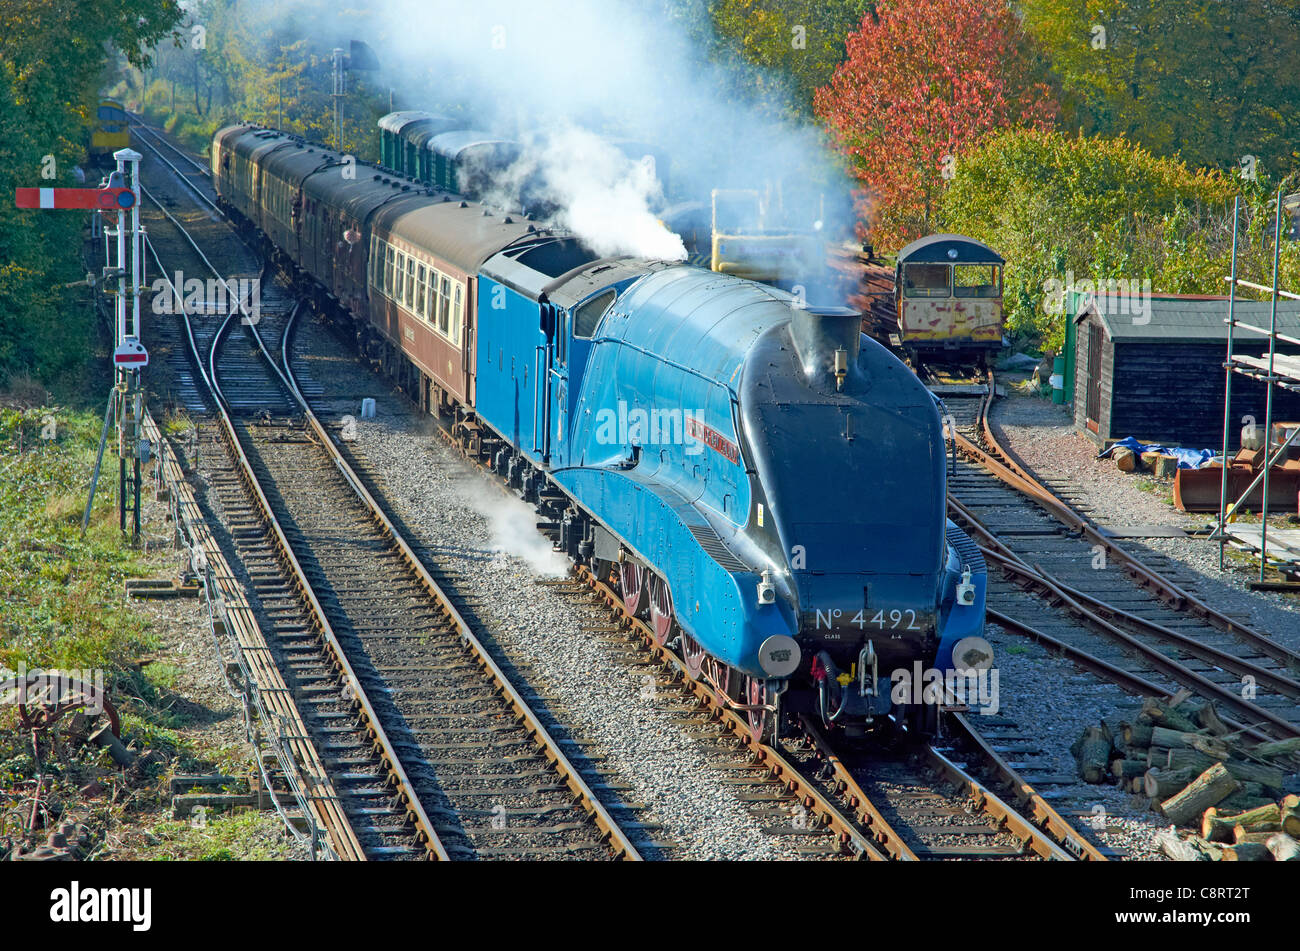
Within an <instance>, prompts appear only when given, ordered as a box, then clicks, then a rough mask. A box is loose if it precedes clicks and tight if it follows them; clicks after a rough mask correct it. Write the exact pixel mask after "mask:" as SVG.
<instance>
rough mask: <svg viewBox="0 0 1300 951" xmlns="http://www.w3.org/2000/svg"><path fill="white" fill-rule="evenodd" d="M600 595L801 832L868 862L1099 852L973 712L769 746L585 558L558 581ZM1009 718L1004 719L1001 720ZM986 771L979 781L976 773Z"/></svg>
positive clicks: (664, 680) (663, 679)
mask: <svg viewBox="0 0 1300 951" xmlns="http://www.w3.org/2000/svg"><path fill="white" fill-rule="evenodd" d="M557 584H564V585H567V586H569V587H570V588H571V590H573V591H574V592H575V594H580V595H585V596H587V597H591V598H594V599H595V600H597V601H598V602H600V603H603V604H604V605H605V607H606V608H607V610H609V612H610V613H611V615H612V616H613V618H615V619H616V620H617V622H618V623H617V629H618V630H619V631H620V632H621V635H622V636H623V637H627V638H630V639H631V640H632V642H633V643H634V644H635V645H636V646H637V648H638V649H639V650H640V651H641V652H642V653H643V654H645V655H647V656H649V657H652V658H653V659H654V660H655V662H656V663H657V664H658V666H659V672H660V673H659V681H660V684H661V686H662V687H664V688H667V689H670V690H672V691H675V695H676V696H677V697H680V698H681V699H682V700H683V701H684V702H685V703H687V704H689V706H688V707H686V708H685V710H684V712H686V713H687V714H688V715H691V716H693V717H694V719H695V721H696V723H697V724H698V725H699V726H700V727H701V729H706V728H712V730H714V731H719V730H720V731H722V733H723V734H725V735H726V736H727V737H728V739H729V740H730V741H731V742H733V743H734V744H737V747H736V748H737V749H738V750H740V751H743V752H745V753H746V754H747V756H748V761H749V762H750V763H752V769H753V773H754V775H751V776H749V777H747V778H745V779H744V780H742V781H743V782H745V783H746V784H748V786H749V787H750V789H749V790H748V795H750V796H754V797H763V796H765V795H767V793H766V792H765V791H764V790H766V789H768V788H769V787H771V786H772V785H773V784H776V785H777V786H779V787H780V788H781V789H782V790H783V791H784V795H785V796H786V797H793V798H794V800H795V803H794V813H795V818H796V821H797V822H798V823H799V825H798V828H799V829H800V830H806V831H807V832H810V833H811V832H813V831H820V832H823V833H829V834H830V835H833V836H834V837H835V840H836V842H837V843H838V845H839V847H840V849H841V850H842V851H843V852H844V853H845V854H847V855H850V856H853V857H855V858H860V859H869V860H873V861H889V860H899V861H912V860H917V859H941V860H942V859H992V860H1008V859H1049V860H1071V859H1082V860H1093V861H1096V860H1105V859H1107V858H1109V857H1111V856H1112V855H1114V853H1113V852H1110V851H1109V850H1105V849H1099V848H1097V847H1096V846H1095V845H1094V844H1092V843H1091V842H1090V841H1089V840H1088V839H1087V838H1086V837H1085V836H1083V835H1081V834H1080V832H1079V831H1078V830H1077V829H1076V828H1074V827H1073V826H1072V825H1071V824H1070V823H1069V822H1067V821H1066V820H1065V819H1064V818H1063V817H1062V816H1061V815H1060V814H1059V813H1057V812H1056V810H1055V809H1053V808H1052V807H1051V806H1050V805H1049V804H1048V803H1047V802H1046V800H1044V799H1043V797H1041V796H1040V795H1038V793H1037V792H1036V791H1034V789H1033V788H1032V787H1031V786H1030V785H1029V784H1028V783H1027V782H1025V781H1024V779H1022V778H1021V777H1020V776H1019V774H1018V773H1017V772H1016V770H1015V769H1013V768H1012V767H1011V766H1010V765H1009V764H1008V762H1007V761H1006V760H1005V759H1003V758H1002V757H1001V756H1000V755H999V754H998V753H997V752H996V750H995V748H994V744H992V743H990V742H989V741H988V740H987V739H986V738H985V737H984V736H983V735H982V734H981V733H980V732H979V731H978V730H976V729H975V727H974V726H973V724H972V723H971V722H970V720H969V719H968V718H966V717H963V716H961V715H960V714H957V715H956V716H955V719H954V720H953V721H952V727H953V728H952V730H951V733H950V736H949V737H948V739H946V740H945V741H944V742H943V743H941V744H937V745H920V746H917V745H915V744H912V745H908V744H906V743H904V744H900V745H899V746H898V747H897V748H896V749H894V750H893V751H888V752H882V750H881V748H880V747H878V746H870V747H866V746H856V747H855V746H851V745H849V746H844V747H840V746H836V745H833V744H831V743H830V742H828V741H827V740H826V738H825V737H824V736H822V734H821V732H820V729H819V728H818V727H817V726H816V725H815V724H814V723H812V722H810V721H808V720H803V721H801V722H800V732H799V733H798V734H797V735H796V736H795V737H794V738H793V739H789V740H786V741H781V742H779V743H776V744H768V743H762V742H760V741H758V740H756V739H755V738H754V736H753V734H752V731H751V730H750V728H749V725H748V723H747V722H746V721H745V720H744V719H742V718H741V717H739V716H737V715H736V714H735V713H734V712H733V711H731V710H730V709H728V707H727V706H726V705H725V704H724V703H722V702H721V701H720V699H719V698H718V697H717V695H716V692H715V691H714V689H713V688H712V686H710V685H708V684H706V683H704V682H703V681H701V680H697V679H695V678H694V677H692V676H691V675H690V673H689V672H688V671H687V670H686V668H685V666H684V664H682V662H681V661H680V659H679V658H678V657H677V655H676V654H675V653H674V652H673V651H672V650H670V649H669V648H668V647H667V646H663V645H660V644H658V643H656V641H655V638H654V634H653V632H652V630H651V628H650V627H649V625H648V624H647V623H646V622H645V621H644V620H643V619H642V618H639V617H635V616H632V615H630V614H629V613H628V612H627V609H626V607H625V606H624V604H623V601H622V598H621V597H620V596H619V595H618V593H617V592H616V591H614V590H613V589H612V588H611V587H609V586H608V585H607V584H605V583H604V582H603V581H602V580H600V579H599V578H596V577H595V576H594V575H592V574H591V572H590V571H589V570H588V569H586V568H585V567H581V566H580V567H578V568H577V569H575V575H574V577H573V578H572V579H569V580H566V581H563V582H557ZM1003 722H1004V723H1005V724H1008V725H1009V724H1010V721H1003ZM976 772H979V773H981V774H982V775H983V777H984V778H983V780H981V779H980V778H977V777H976V775H975V773H976Z"/></svg>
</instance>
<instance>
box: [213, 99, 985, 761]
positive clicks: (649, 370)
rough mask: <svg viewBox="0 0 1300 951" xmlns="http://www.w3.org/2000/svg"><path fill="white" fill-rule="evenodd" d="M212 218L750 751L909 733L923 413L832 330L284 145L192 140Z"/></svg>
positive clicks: (946, 639) (932, 640) (924, 570)
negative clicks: (707, 699)
mask: <svg viewBox="0 0 1300 951" xmlns="http://www.w3.org/2000/svg"><path fill="white" fill-rule="evenodd" d="M212 167H213V181H214V184H215V187H216V190H217V193H218V195H219V199H220V201H221V203H222V205H223V206H224V208H225V209H226V210H227V211H228V212H229V213H230V214H231V215H232V217H234V218H235V219H236V220H238V221H240V222H241V223H242V224H243V225H244V226H245V227H246V228H247V229H249V230H250V231H251V232H253V233H254V234H255V235H257V236H260V238H261V239H262V240H264V241H265V243H266V246H267V248H268V251H269V252H270V253H272V254H274V255H275V256H277V257H278V258H279V259H280V260H281V262H282V263H283V264H285V265H286V266H287V267H289V268H291V269H292V270H293V271H294V273H296V274H297V275H298V277H299V279H300V284H301V287H302V288H303V290H304V292H305V293H308V294H310V295H311V296H312V297H313V299H314V300H315V301H316V303H317V305H318V306H319V307H320V308H322V309H323V310H325V311H327V312H329V313H331V314H333V315H334V316H336V317H337V318H338V319H340V320H342V321H345V322H346V323H347V324H348V325H349V326H351V327H352V328H353V329H354V330H355V332H356V334H357V340H358V344H359V346H360V348H361V349H362V352H363V353H365V354H368V355H369V356H370V357H371V358H372V359H373V360H374V361H375V362H376V363H377V364H379V365H380V366H381V367H382V369H384V370H385V371H386V372H387V373H388V374H389V375H390V376H391V377H392V378H393V379H394V380H395V381H396V382H397V383H398V385H399V386H400V387H402V388H403V389H404V390H405V391H406V392H407V393H409V394H410V396H411V397H412V399H413V400H415V401H416V402H417V403H418V405H419V406H420V407H421V408H422V409H424V410H425V411H427V412H429V413H431V414H433V415H436V416H438V417H440V418H441V419H442V420H443V422H444V424H445V425H446V426H447V427H448V428H449V429H450V431H451V432H452V434H453V435H454V436H455V438H456V439H458V440H459V441H460V442H461V444H462V445H463V446H464V447H465V448H466V449H467V451H469V452H470V453H472V454H474V455H475V456H477V457H478V458H479V459H481V460H483V461H484V462H485V463H486V464H487V465H488V466H490V467H491V468H492V469H493V470H494V471H495V472H497V473H499V474H500V476H501V477H502V478H503V479H504V480H505V481H506V482H507V483H508V484H509V485H510V486H511V487H512V488H513V489H515V491H516V492H517V493H518V494H519V495H520V496H521V497H522V498H524V499H525V500H527V501H528V502H530V503H532V504H534V505H535V506H536V507H537V509H538V511H539V513H541V516H542V518H543V520H544V521H543V525H544V526H545V527H546V529H547V530H548V531H549V533H550V534H551V535H552V537H553V538H554V540H555V543H556V545H557V547H558V548H560V549H562V550H564V551H565V552H567V554H568V555H569V556H570V557H571V558H573V559H574V560H575V561H577V562H579V563H582V564H585V565H587V566H589V567H590V568H591V569H592V571H593V572H594V573H595V574H596V575H597V576H598V577H601V578H603V579H606V580H608V581H609V582H610V583H611V584H612V585H613V586H614V587H615V588H616V590H617V591H618V592H619V593H620V595H621V597H622V598H623V599H624V602H625V604H626V607H627V609H628V610H629V611H631V612H633V613H635V614H637V615H638V616H640V617H642V618H644V619H645V620H646V622H647V623H648V624H649V626H650V627H651V629H652V630H653V632H654V636H655V637H656V639H658V640H659V641H660V642H661V643H664V644H667V645H669V646H670V647H672V648H673V649H674V650H675V651H676V652H677V653H678V655H679V656H680V657H681V659H682V661H683V664H684V666H685V667H686V668H687V669H688V670H689V671H690V672H691V674H692V675H693V676H695V677H697V678H701V679H704V680H706V681H707V682H709V683H710V684H712V686H713V688H714V689H715V691H716V692H717V694H718V695H719V696H721V697H724V698H726V702H727V703H729V704H730V705H731V706H732V707H733V708H734V709H736V710H737V711H738V712H741V713H742V714H743V715H744V716H746V717H747V718H748V720H749V723H750V726H751V729H752V730H753V732H754V733H755V735H756V736H760V737H765V736H771V735H772V734H773V733H774V732H775V731H777V730H778V729H779V726H780V718H781V714H782V712H806V713H810V714H814V715H818V716H820V717H821V718H822V719H823V721H824V722H825V723H826V724H828V725H835V726H838V727H843V728H845V729H847V730H849V731H851V732H862V731H863V730H864V729H866V728H868V727H871V726H878V725H881V724H886V723H891V722H893V723H900V722H901V723H906V724H907V725H908V728H909V729H912V730H916V731H920V732H929V731H932V730H933V729H935V726H936V723H937V709H936V704H933V703H929V704H916V703H907V704H900V703H899V702H898V698H897V696H896V695H895V696H891V680H892V678H893V675H894V672H896V671H899V670H907V671H911V670H912V669H914V665H915V664H917V663H920V664H921V665H925V666H929V667H930V668H931V669H932V670H939V671H942V670H943V669H945V668H947V667H950V666H951V665H952V663H953V661H952V651H953V646H954V644H956V643H957V642H958V641H960V640H961V639H962V638H965V637H969V636H974V635H980V634H982V632H983V625H984V592H985V567H984V563H983V561H982V560H981V558H980V555H979V549H978V548H977V547H976V546H975V545H974V544H973V543H972V542H971V541H970V539H969V538H967V537H966V536H965V535H964V534H963V533H962V532H961V531H960V530H959V529H958V528H957V526H956V525H954V524H953V523H952V522H950V521H948V520H947V519H946V518H945V514H944V512H945V501H946V498H945V496H946V481H945V469H944V463H945V446H944V440H943V432H942V426H941V423H940V415H939V411H938V408H937V405H936V402H935V400H934V398H933V396H932V395H931V394H930V393H929V392H928V391H927V390H926V389H925V387H924V386H923V385H922V384H921V383H920V382H919V381H918V380H917V379H916V377H915V376H914V375H913V374H911V373H910V372H909V371H908V369H907V367H906V366H904V365H903V364H902V363H901V362H899V361H898V360H897V359H896V358H895V357H894V356H893V355H891V354H890V353H889V352H888V351H887V350H886V349H884V348H883V347H881V346H879V345H878V344H876V343H875V342H873V341H872V340H870V339H869V338H866V337H864V336H863V335H862V333H861V332H860V318H859V315H858V314H857V313H855V312H853V311H849V310H844V309H835V308H810V307H806V306H801V305H800V302H799V301H797V300H796V299H795V298H793V297H791V296H790V295H788V294H786V293H784V292H783V291H780V290H777V289H775V288H772V287H768V286H765V285H760V284H755V283H752V282H750V281H746V280H742V279H739V278H735V277H730V276H727V275H722V274H717V273H714V272H711V271H707V270H702V269H700V268H696V267H691V266H688V265H671V264H666V263H662V262H655V261H645V260H639V259H634V258H628V257H617V258H598V257H597V256H596V255H594V254H592V253H591V252H590V251H589V250H588V249H586V248H585V247H584V246H583V245H582V244H581V243H580V242H579V241H578V240H576V239H575V238H574V237H573V236H571V235H567V234H562V233H556V232H554V231H551V230H548V229H546V228H544V227H542V226H540V225H539V224H538V223H537V222H534V221H531V220H529V219H528V218H527V217H525V216H520V215H518V214H510V213H505V212H501V211H499V210H494V209H492V208H490V207H487V206H485V205H482V204H477V203H475V202H472V201H469V200H466V199H463V198H462V197H461V196H459V195H457V194H454V193H450V192H447V191H442V190H438V189H436V188H434V187H431V186H422V185H418V184H413V183H412V182H411V181H410V180H409V179H406V178H394V177H391V176H390V173H386V172H385V171H384V170H383V169H381V168H376V167H373V166H369V165H365V164H354V163H352V162H351V160H350V159H345V158H344V157H342V156H339V155H338V154H336V153H333V152H330V151H329V150H327V149H323V148H322V147H320V146H319V145H315V144H312V143H308V142H305V141H302V140H301V139H297V138H295V137H292V136H290V135H288V134H285V133H282V132H277V131H274V130H267V129H262V128H258V127H254V126H247V125H238V126H231V127H228V128H225V129H222V130H220V131H219V132H217V133H216V136H215V138H214V140H213V147H212Z"/></svg>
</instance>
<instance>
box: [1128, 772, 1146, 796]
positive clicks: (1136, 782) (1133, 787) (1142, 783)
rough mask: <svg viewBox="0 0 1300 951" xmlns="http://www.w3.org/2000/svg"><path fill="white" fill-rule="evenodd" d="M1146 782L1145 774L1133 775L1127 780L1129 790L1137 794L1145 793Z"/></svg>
mask: <svg viewBox="0 0 1300 951" xmlns="http://www.w3.org/2000/svg"><path fill="white" fill-rule="evenodd" d="M1146 782H1147V780H1146V777H1145V776H1134V777H1133V778H1132V779H1131V780H1129V792H1132V793H1135V794H1137V795H1139V796H1143V795H1146Z"/></svg>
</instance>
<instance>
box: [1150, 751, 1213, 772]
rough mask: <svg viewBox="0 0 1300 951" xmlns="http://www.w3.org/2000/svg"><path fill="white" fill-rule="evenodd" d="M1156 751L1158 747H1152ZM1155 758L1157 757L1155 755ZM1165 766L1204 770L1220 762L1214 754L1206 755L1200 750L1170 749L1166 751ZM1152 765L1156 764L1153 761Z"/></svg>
mask: <svg viewBox="0 0 1300 951" xmlns="http://www.w3.org/2000/svg"><path fill="white" fill-rule="evenodd" d="M1151 749H1152V750H1153V751H1154V750H1156V749H1157V747H1154V746H1153V747H1151ZM1152 759H1153V760H1154V759H1155V757H1154V756H1153V757H1152ZM1164 759H1165V763H1164V764H1165V766H1167V767H1168V768H1169V769H1194V770H1196V771H1197V772H1202V771H1204V770H1207V769H1209V768H1210V767H1211V766H1213V765H1214V764H1215V763H1217V762H1219V761H1218V760H1217V759H1216V758H1215V757H1213V756H1206V755H1205V754H1204V753H1202V752H1201V751H1200V750H1169V751H1167V752H1166V753H1165V757H1164ZM1152 765H1155V762H1153V764H1152Z"/></svg>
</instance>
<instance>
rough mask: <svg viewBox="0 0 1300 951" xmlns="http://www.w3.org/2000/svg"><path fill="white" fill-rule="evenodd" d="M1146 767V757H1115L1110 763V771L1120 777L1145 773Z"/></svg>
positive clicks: (1128, 777) (1127, 777) (1124, 777)
mask: <svg viewBox="0 0 1300 951" xmlns="http://www.w3.org/2000/svg"><path fill="white" fill-rule="evenodd" d="M1147 769H1148V767H1147V761H1146V757H1143V758H1142V759H1117V760H1113V761H1112V762H1111V764H1110V771H1111V772H1112V773H1113V774H1114V775H1116V776H1118V777H1119V778H1120V779H1132V778H1133V777H1134V776H1143V775H1145V774H1146V771H1147Z"/></svg>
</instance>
